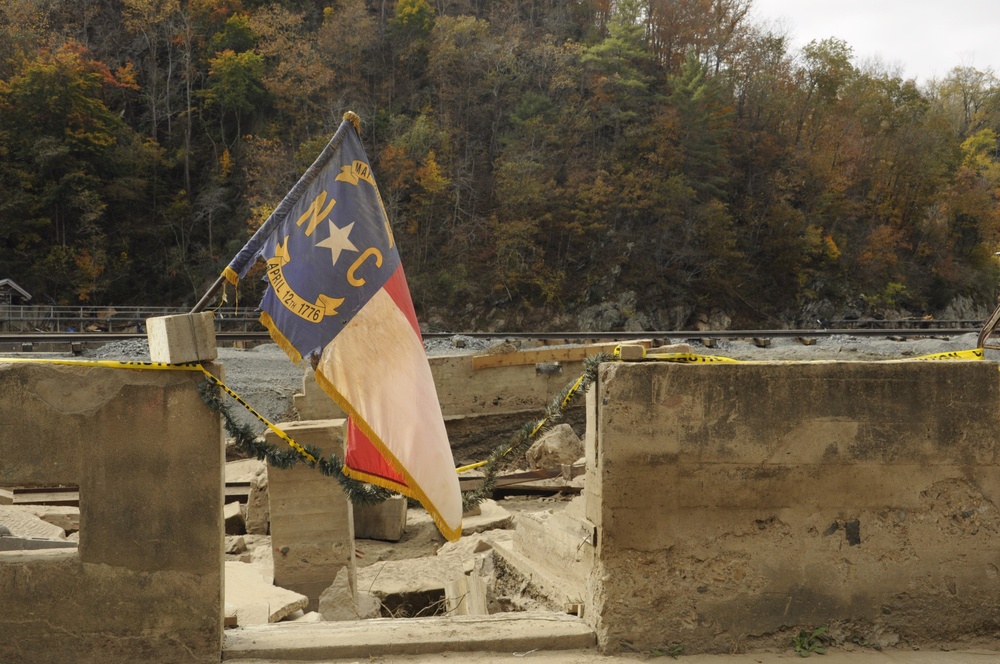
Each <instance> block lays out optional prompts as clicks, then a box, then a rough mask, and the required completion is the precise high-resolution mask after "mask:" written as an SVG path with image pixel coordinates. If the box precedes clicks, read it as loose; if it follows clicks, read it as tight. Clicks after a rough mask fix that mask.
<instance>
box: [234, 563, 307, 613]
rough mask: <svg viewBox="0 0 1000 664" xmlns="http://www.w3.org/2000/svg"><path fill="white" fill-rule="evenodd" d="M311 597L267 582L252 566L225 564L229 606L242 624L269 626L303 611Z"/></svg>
mask: <svg viewBox="0 0 1000 664" xmlns="http://www.w3.org/2000/svg"><path fill="white" fill-rule="evenodd" d="M308 603H309V598H308V597H306V596H305V595H301V594H299V593H296V592H292V591H291V590H287V589H285V588H279V587H277V586H274V585H271V584H270V583H268V582H267V580H266V579H265V578H264V576H263V575H262V574H261V573H260V572H258V571H257V570H256V569H255V568H254V566H253V565H248V564H247V563H239V562H235V561H226V604H227V605H229V606H232V607H233V608H234V609H235V613H236V620H237V623H238V624H239V625H241V626H242V625H266V624H268V623H273V622H278V621H279V620H281V619H283V618H285V617H286V616H288V615H290V614H292V613H295V612H296V611H298V610H299V609H304V608H305V606H306V604H308Z"/></svg>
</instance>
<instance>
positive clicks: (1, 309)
mask: <svg viewBox="0 0 1000 664" xmlns="http://www.w3.org/2000/svg"><path fill="white" fill-rule="evenodd" d="M186 313H188V309H187V308H186V307H118V306H115V307H61V306H41V305H12V304H4V305H0V333H22V334H23V333H60V332H67V333H102V332H103V333H115V332H117V333H120V334H127V333H130V332H131V333H144V332H145V324H146V319H147V318H154V317H157V316H174V315H178V314H186ZM258 315H259V314H258V313H257V312H256V311H255V310H254V309H253V308H252V307H242V308H239V309H237V308H235V307H225V308H220V309H217V310H216V311H215V327H216V330H218V331H220V332H263V331H264V327H263V326H262V325H261V324H260V322H259V321H258V320H257V318H258Z"/></svg>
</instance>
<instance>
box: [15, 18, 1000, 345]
mask: <svg viewBox="0 0 1000 664" xmlns="http://www.w3.org/2000/svg"><path fill="white" fill-rule="evenodd" d="M751 9H752V0H534V1H531V0H524V1H520V2H518V1H513V0H512V1H506V2H504V1H490V0H450V1H449V0H441V1H439V2H434V1H433V0H397V1H396V2H391V1H390V0H335V1H334V0H311V1H310V0H282V1H272V2H266V1H262V0H187V1H186V2H185V1H182V0H2V1H0V247H2V251H0V278H4V277H9V278H12V279H14V280H15V281H16V282H18V283H19V284H20V285H21V286H23V287H24V288H26V289H27V290H28V291H30V292H31V293H32V294H33V295H34V296H35V301H36V302H39V303H55V304H79V303H92V304H95V305H102V304H119V305H127V304H136V305H139V304H143V305H146V304H148V305H187V304H191V303H193V301H194V300H196V299H197V297H198V296H199V295H200V294H201V293H202V292H203V291H204V289H205V288H206V286H207V285H208V283H210V282H211V281H212V279H214V277H215V276H216V275H218V274H219V272H220V270H221V268H222V267H223V266H224V265H225V264H226V263H227V262H228V261H229V259H230V258H231V257H232V256H233V255H234V254H235V252H236V251H237V250H238V249H239V248H240V247H241V246H242V245H243V244H244V243H245V242H246V240H247V239H248V237H249V234H250V233H251V232H252V230H253V229H254V228H255V227H257V226H258V225H259V224H260V223H261V222H262V221H263V220H264V219H265V218H266V217H267V215H268V214H269V213H270V211H271V210H272V209H273V207H274V206H275V205H276V204H277V203H278V202H279V201H280V200H281V198H282V197H283V196H284V194H285V193H286V192H287V190H288V188H289V187H290V186H291V185H292V184H293V183H294V182H295V180H296V179H297V178H298V176H299V175H300V174H301V172H302V171H303V170H304V169H305V168H306V167H307V166H308V165H309V163H311V161H312V159H313V158H314V157H315V156H316V155H317V154H318V152H319V151H320V149H321V148H322V146H323V145H324V144H325V143H326V141H327V140H328V139H329V138H330V136H331V135H332V133H333V132H334V131H335V130H336V128H337V126H338V125H339V123H340V119H341V116H342V114H343V112H344V111H346V110H353V111H355V112H356V113H358V114H359V115H360V116H361V118H362V121H363V127H362V140H363V142H364V144H365V147H366V150H367V151H368V154H369V157H370V158H371V160H372V162H373V167H374V171H375V177H376V179H377V180H378V182H379V186H380V188H381V190H382V195H383V198H384V200H385V204H386V208H387V210H388V212H389V215H390V218H391V222H392V224H393V227H394V229H395V234H396V239H397V242H398V245H399V248H400V251H401V254H402V258H403V264H404V266H405V268H406V270H407V274H408V277H409V281H410V288H411V291H412V292H413V298H414V301H415V304H416V306H417V309H418V314H420V315H421V316H422V317H423V318H424V319H425V320H430V321H432V324H434V325H437V326H444V327H447V328H448V329H476V328H479V329H487V328H489V329H508V330H513V329H542V328H573V327H576V326H577V325H578V324H580V321H578V320H577V316H578V315H579V314H581V312H585V313H586V316H589V319H588V320H590V321H591V322H590V323H588V324H591V325H595V324H596V325H602V326H606V327H614V326H619V325H623V324H626V321H627V324H628V325H631V326H633V327H635V326H639V327H648V328H650V329H657V328H661V329H662V328H680V327H685V326H690V325H692V324H693V323H694V321H695V319H696V317H697V316H699V315H701V316H705V315H707V314H710V313H712V312H715V313H716V315H717V316H718V315H719V314H720V312H721V314H724V315H723V316H721V318H723V319H725V318H726V317H729V318H731V319H732V322H733V325H736V326H742V327H754V326H756V327H775V326H777V325H780V324H782V323H784V324H796V323H801V322H804V321H814V320H815V319H817V318H837V317H840V316H842V315H844V314H845V313H855V314H858V315H862V316H868V315H879V314H889V315H892V314H893V313H895V314H897V315H898V314H900V313H905V314H911V315H924V314H936V315H939V316H940V315H942V313H943V312H945V308H946V307H947V306H948V305H949V304H952V303H953V302H962V303H964V305H963V306H964V307H965V309H966V310H968V303H969V302H970V301H973V302H975V303H976V304H977V305H978V306H979V307H980V308H981V309H982V308H986V309H987V310H988V309H991V308H992V304H993V301H994V294H995V288H996V284H997V277H998V274H997V265H998V262H997V258H995V257H994V252H995V251H998V250H1000V209H998V193H1000V190H998V186H1000V164H998V158H1000V155H998V144H997V132H998V131H1000V86H998V82H997V79H996V78H995V77H994V75H993V73H992V72H991V71H979V70H976V69H974V68H972V67H956V68H955V69H953V70H952V71H951V72H950V73H949V74H948V75H947V76H945V77H943V78H942V79H940V80H935V81H931V82H929V83H926V84H922V85H920V86H918V85H916V84H915V83H914V82H912V81H907V80H902V79H901V78H899V76H897V75H896V74H895V73H894V72H893V71H892V70H891V69H888V68H886V67H885V66H884V65H880V64H878V63H874V64H873V63H862V62H858V61H856V59H855V58H854V57H853V55H852V51H851V47H850V45H849V44H846V43H844V42H842V41H838V40H835V39H829V40H826V41H822V42H814V43H812V44H810V45H809V46H808V47H806V48H805V49H803V50H802V51H791V50H790V49H789V47H788V42H787V39H786V38H785V37H784V36H783V35H782V34H781V33H778V32H774V31H773V29H771V28H768V27H767V26H764V25H758V24H755V23H754V21H753V20H752V18H751V13H750V10H751ZM969 20H975V19H974V17H971V16H970V17H969ZM243 283H244V285H243V286H241V290H240V293H239V298H240V300H239V302H240V305H241V306H243V305H250V306H252V305H254V304H256V299H257V297H258V296H259V292H260V291H259V285H257V284H256V280H253V279H251V280H246V281H245V282H243ZM230 303H232V293H230ZM602 306H603V307H604V308H603V309H601V307H602ZM950 311H955V309H954V308H952V309H950ZM595 312H596V314H595ZM595 315H596V319H595V318H594V317H595ZM594 320H596V321H597V322H594Z"/></svg>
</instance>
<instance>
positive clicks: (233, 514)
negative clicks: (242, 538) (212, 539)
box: [222, 502, 247, 535]
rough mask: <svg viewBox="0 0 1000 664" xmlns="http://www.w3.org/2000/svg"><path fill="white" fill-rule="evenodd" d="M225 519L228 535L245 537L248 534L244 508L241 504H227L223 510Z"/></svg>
mask: <svg viewBox="0 0 1000 664" xmlns="http://www.w3.org/2000/svg"><path fill="white" fill-rule="evenodd" d="M222 515H223V518H225V520H226V534H227V535H243V534H245V533H246V531H247V529H246V520H245V519H244V517H243V506H242V505H241V504H239V503H236V502H233V503H226V506H225V507H224V508H223V509H222Z"/></svg>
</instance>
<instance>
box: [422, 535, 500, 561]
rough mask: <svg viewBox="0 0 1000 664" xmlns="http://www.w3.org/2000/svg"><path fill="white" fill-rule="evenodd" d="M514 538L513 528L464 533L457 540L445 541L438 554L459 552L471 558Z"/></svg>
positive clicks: (464, 556) (458, 553) (444, 554)
mask: <svg viewBox="0 0 1000 664" xmlns="http://www.w3.org/2000/svg"><path fill="white" fill-rule="evenodd" d="M513 538H514V531H513V530H487V531H485V532H482V533H475V534H473V535H468V536H466V535H462V537H461V538H460V539H459V540H458V541H457V542H445V543H444V544H443V545H442V546H441V548H440V549H438V552H437V555H439V556H446V555H452V554H457V555H460V556H462V557H463V558H465V559H469V558H472V557H474V556H475V555H476V554H479V553H488V552H489V551H490V550H492V549H493V548H494V547H495V546H496V545H497V543H498V542H510V541H511V540H513Z"/></svg>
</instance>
